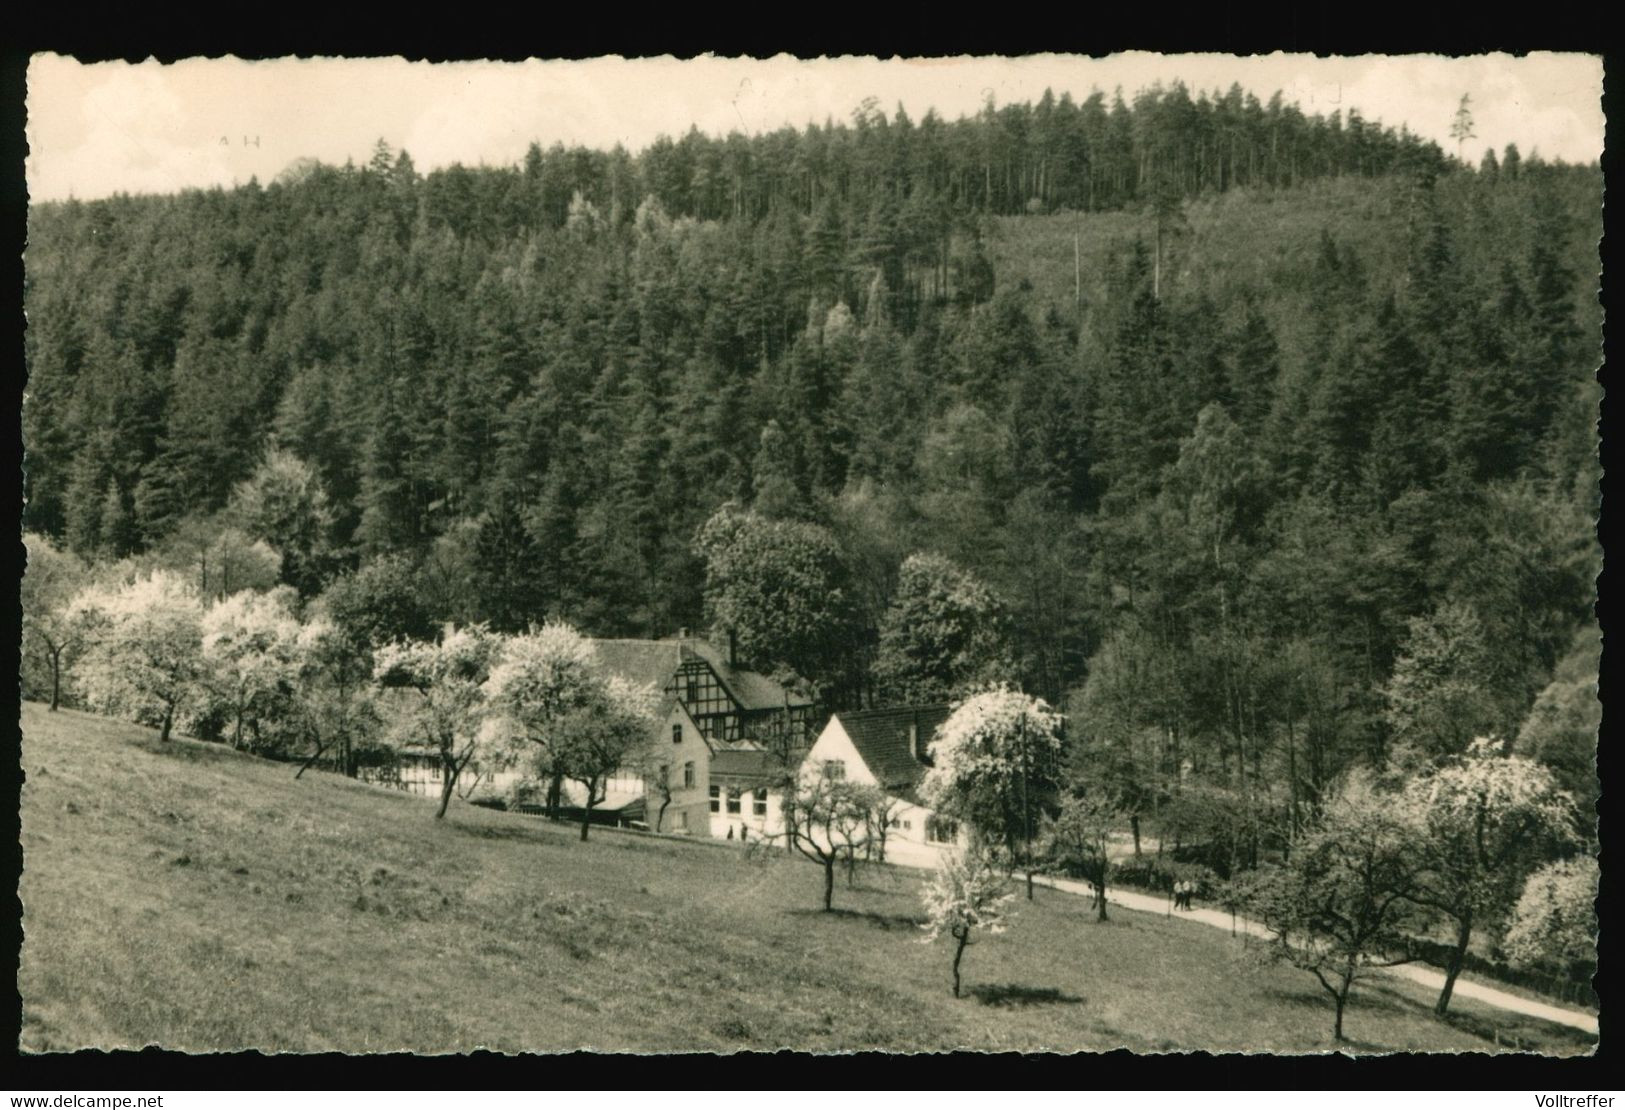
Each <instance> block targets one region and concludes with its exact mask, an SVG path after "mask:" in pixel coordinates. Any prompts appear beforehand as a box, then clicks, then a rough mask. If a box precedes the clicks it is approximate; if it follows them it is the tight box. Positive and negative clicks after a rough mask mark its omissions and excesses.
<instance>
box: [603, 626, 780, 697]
mask: <svg viewBox="0 0 1625 1110" xmlns="http://www.w3.org/2000/svg"><path fill="white" fill-rule="evenodd" d="M592 644H593V647H594V648H596V649H597V651H598V661H599V663H600V665H602V666H603V667H604V668H605V669H606V670H608V671H610V672H611V673H613V674H618V675H620V676H622V677H623V678H626V679H628V680H629V681H632V682H635V683H638V684H639V685H652V686H654V687H655V688H656V689H658V690H664V689H665V688H666V686H667V685H668V684H669V683H670V682H671V680H672V676H673V675H675V674H676V673H677V669H678V667H680V666H681V665H682V662H683V650H684V649H685V648H686V649H687V650H689V651H691V652H693V653H694V654H695V655H698V656H699V657H700V658H702V659H704V660H705V661H706V662H707V663H709V664H711V669H712V670H714V671H716V673H717V677H718V678H720V679H721V680H722V684H723V685H724V686H725V687H727V689H728V692H729V693H730V694H732V695H733V697H734V699H735V700H736V701H738V702H739V705H740V707H741V708H742V709H783V708H784V707H785V706H786V705H809V704H811V701H810V699H808V698H805V697H802V696H801V695H799V694H793V693H791V692H790V691H788V690H786V689H785V688H784V687H783V686H782V685H780V684H779V683H777V682H775V681H774V680H773V679H771V678H769V677H768V676H767V675H765V674H761V673H759V672H757V671H753V670H749V669H747V668H745V667H731V666H729V665H728V656H727V653H726V652H724V651H719V650H717V649H716V648H715V647H713V646H712V645H711V644H710V643H709V642H708V641H706V640H702V639H700V638H698V637H696V636H688V637H683V638H681V639H679V638H676V637H674V638H672V639H669V640H594V641H592Z"/></svg>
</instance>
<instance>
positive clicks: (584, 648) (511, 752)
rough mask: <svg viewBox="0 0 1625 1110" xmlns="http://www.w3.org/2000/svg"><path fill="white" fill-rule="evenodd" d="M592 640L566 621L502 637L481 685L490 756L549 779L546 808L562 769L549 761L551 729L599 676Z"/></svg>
mask: <svg viewBox="0 0 1625 1110" xmlns="http://www.w3.org/2000/svg"><path fill="white" fill-rule="evenodd" d="M595 657H596V652H595V651H594V649H593V646H592V642H591V641H590V640H588V639H587V638H586V637H584V636H582V635H581V634H580V633H579V632H577V631H576V630H575V629H574V628H571V627H570V626H569V625H567V624H562V623H556V622H551V623H548V624H546V625H543V626H542V627H541V628H540V629H532V630H531V631H529V632H526V633H524V634H522V635H518V636H510V637H507V638H506V639H505V640H504V641H503V645H502V652H501V655H500V657H499V658H498V660H497V662H496V663H495V664H494V665H493V666H492V668H491V676H490V678H489V679H487V680H486V683H485V697H486V701H487V703H488V704H489V706H490V709H491V713H492V725H493V727H492V729H491V730H490V733H489V735H490V737H491V740H492V744H491V750H492V753H493V755H494V756H495V757H496V758H497V759H498V760H499V761H500V762H503V763H506V764H519V765H522V766H524V767H525V768H526V769H527V770H529V771H530V772H531V774H532V775H534V776H535V777H536V778H538V779H549V780H551V782H552V787H551V789H550V790H549V806H550V807H556V805H557V802H558V798H557V795H558V785H559V782H560V781H561V780H562V778H563V772H562V771H561V770H560V769H559V768H558V767H557V766H556V765H555V760H554V744H553V742H554V740H555V739H556V737H555V735H554V727H555V725H556V724H557V722H558V721H559V720H560V718H562V717H563V716H564V715H565V714H567V713H570V712H573V711H574V710H576V709H578V708H580V707H582V706H584V705H586V704H587V703H588V702H589V701H590V700H591V693H592V691H593V689H594V688H595V687H596V686H597V685H599V684H600V683H601V681H602V679H601V678H600V677H599V675H598V673H597V671H596V670H595Z"/></svg>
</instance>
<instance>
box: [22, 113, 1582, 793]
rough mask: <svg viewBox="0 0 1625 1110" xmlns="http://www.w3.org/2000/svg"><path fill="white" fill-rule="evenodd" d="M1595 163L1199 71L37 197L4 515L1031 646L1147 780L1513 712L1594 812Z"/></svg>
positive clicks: (582, 610) (1021, 652) (960, 649)
mask: <svg viewBox="0 0 1625 1110" xmlns="http://www.w3.org/2000/svg"><path fill="white" fill-rule="evenodd" d="M1601 186H1602V182H1601V174H1600V171H1599V170H1598V169H1597V168H1596V167H1594V166H1593V167H1573V166H1562V165H1550V164H1543V163H1541V162H1539V160H1537V159H1533V158H1528V159H1520V158H1519V157H1518V152H1517V151H1516V150H1515V149H1514V148H1511V147H1509V148H1507V150H1506V151H1504V152H1502V154H1501V155H1500V156H1497V155H1496V154H1495V153H1494V152H1488V153H1486V154H1485V156H1484V158H1483V160H1482V162H1480V163H1479V164H1478V165H1477V167H1476V168H1471V167H1468V166H1464V165H1461V164H1460V163H1458V162H1456V161H1454V160H1452V159H1449V158H1446V157H1445V156H1444V155H1443V154H1442V153H1441V152H1440V151H1439V150H1438V149H1437V147H1435V146H1433V145H1432V144H1427V143H1422V142H1419V141H1418V140H1416V139H1415V138H1413V137H1411V136H1409V135H1408V134H1405V133H1395V132H1393V131H1389V130H1379V129H1377V128H1374V127H1371V126H1368V125H1366V124H1364V123H1363V122H1362V121H1360V120H1359V118H1358V116H1357V115H1355V114H1354V113H1350V115H1349V117H1348V118H1347V119H1346V120H1345V119H1340V118H1339V117H1337V116H1335V115H1334V116H1332V117H1330V118H1320V117H1305V116H1304V115H1302V114H1301V113H1299V112H1298V111H1297V110H1296V109H1295V108H1292V107H1291V106H1287V105H1283V104H1282V102H1281V99H1280V97H1279V96H1277V97H1276V98H1274V99H1272V100H1271V101H1269V103H1268V104H1267V105H1265V104H1261V103H1260V102H1259V101H1258V100H1257V99H1256V98H1254V97H1252V96H1249V95H1247V94H1244V93H1243V92H1242V91H1241V90H1240V89H1239V88H1238V89H1232V90H1231V91H1230V92H1229V93H1226V94H1223V95H1218V96H1210V95H1200V96H1195V97H1193V96H1192V95H1191V94H1190V93H1189V92H1187V90H1185V89H1183V88H1181V87H1177V86H1176V87H1175V88H1174V89H1172V90H1164V89H1155V90H1151V91H1149V92H1145V93H1142V94H1140V95H1138V96H1136V97H1135V98H1134V100H1133V101H1132V103H1125V102H1124V101H1123V100H1122V99H1121V98H1118V99H1116V100H1115V101H1112V102H1108V100H1107V98H1105V97H1102V96H1098V95H1097V96H1095V97H1091V98H1090V99H1088V100H1086V101H1084V102H1083V103H1081V104H1075V103H1073V102H1072V101H1070V100H1069V99H1067V98H1064V97H1063V98H1061V99H1059V100H1055V99H1053V98H1050V97H1047V96H1046V97H1045V98H1044V99H1043V100H1041V101H1040V102H1038V103H1037V104H1031V105H1027V104H1022V105H1011V106H1007V107H1004V108H1000V109H993V108H991V107H990V108H989V109H988V110H987V111H985V112H984V113H982V114H981V115H979V116H977V117H976V118H974V119H968V120H961V121H957V122H951V123H950V122H945V121H942V120H940V119H937V118H936V117H934V116H927V117H925V118H923V119H922V120H920V121H919V122H918V123H915V122H912V121H910V120H908V119H907V118H906V117H905V116H903V114H902V113H901V112H899V113H897V115H896V116H895V117H890V118H889V117H887V116H886V115H884V114H883V113H881V112H879V111H878V110H876V109H875V107H874V105H873V104H866V105H865V106H864V107H863V108H862V109H860V110H859V111H858V112H856V113H854V115H853V118H852V120H851V121H850V122H849V123H844V124H840V125H827V126H824V127H820V128H809V129H808V130H806V131H804V132H795V131H791V130H783V131H779V132H775V133H772V134H768V135H763V136H759V137H754V138H747V137H744V136H741V135H731V136H728V137H727V138H726V139H714V138H707V137H705V136H702V135H700V134H699V133H698V132H691V133H690V134H688V135H687V136H684V137H682V138H681V139H679V140H675V141H662V142H660V143H657V144H655V145H654V146H653V147H652V148H650V149H649V150H647V151H645V152H643V153H641V154H639V155H637V156H632V155H629V154H627V153H625V152H624V151H620V150H616V151H612V152H603V151H593V150H585V149H572V150H566V149H563V148H558V147H555V148H553V149H551V150H543V149H541V148H539V147H533V148H532V149H531V151H530V153H529V155H528V157H527V158H526V159H525V161H524V163H523V165H522V166H519V167H495V168H481V169H468V168H463V167H453V168H451V169H447V170H441V171H436V172H433V173H430V174H428V175H425V176H420V175H419V174H418V173H417V172H416V171H415V169H414V167H413V165H412V162H411V159H410V157H409V155H408V154H407V153H406V152H395V151H391V150H389V149H388V148H387V147H385V146H384V145H383V144H382V143H380V145H379V148H378V149H377V151H376V152H375V153H374V155H373V157H372V159H371V160H370V161H369V162H368V163H367V164H366V165H364V166H346V167H343V168H335V167H329V166H324V165H317V164H313V163H312V164H301V165H298V166H295V167H292V168H290V170H289V171H288V172H287V173H285V174H284V175H283V176H282V177H281V178H280V179H279V180H277V181H276V182H273V183H272V184H270V185H266V186H260V185H258V184H250V185H248V186H246V187H243V188H239V189H235V190H232V191H229V192H222V191H219V190H215V191H209V192H199V191H193V192H187V193H183V194H180V195H176V196H160V197H127V196H120V197H116V198H114V199H111V200H105V201H96V202H89V203H81V202H71V201H70V202H67V203H60V204H42V205H37V206H35V207H34V208H33V210H32V212H31V222H30V243H29V248H28V254H27V259H26V262H27V281H28V289H27V301H26V305H27V310H28V318H29V330H28V333H27V357H28V368H29V374H30V377H29V382H28V385H27V399H26V403H25V408H24V414H23V417H24V434H25V437H26V449H27V451H28V458H27V466H28V474H27V492H28V506H27V515H26V520H25V524H26V526H27V527H28V528H30V529H32V530H35V531H37V532H41V533H45V534H47V535H50V536H52V537H54V538H56V539H58V540H59V541H60V542H61V543H62V544H63V545H64V546H66V547H69V548H71V549H72V550H73V551H75V552H78V553H79V554H80V555H82V556H85V557H86V558H89V559H93V560H99V561H111V560H118V559H124V558H133V559H136V560H144V561H148V562H159V563H164V562H167V563H169V564H170V565H176V566H193V565H194V564H196V563H197V562H198V553H199V552H208V551H211V550H216V548H211V546H210V545H211V544H216V543H217V542H223V541H220V537H222V536H226V535H231V536H237V537H240V539H241V541H242V543H241V544H240V545H239V546H240V548H241V552H242V554H241V559H242V561H243V562H244V564H245V565H249V564H252V563H253V559H252V557H251V555H250V554H249V552H250V551H251V549H252V545H253V543H254V541H256V540H263V541H265V543H267V544H269V546H270V548H272V549H274V552H273V554H274V555H275V556H276V557H277V560H278V561H277V562H275V563H274V564H273V565H274V568H275V569H274V570H273V571H272V574H273V575H279V576H280V577H281V578H282V579H283V580H284V581H286V582H288V583H289V584H291V585H293V586H295V587H297V588H298V590H299V591H300V592H301V594H303V595H304V596H306V597H308V598H314V597H317V596H319V595H322V594H323V593H324V592H326V591H330V590H331V589H332V588H333V585H334V583H339V582H342V583H346V584H348V585H350V586H353V585H354V583H356V582H357V581H364V582H369V583H372V584H373V585H374V586H376V585H377V584H378V583H379V582H380V581H384V580H389V579H390V577H391V576H392V575H393V576H395V577H396V578H402V579H404V580H407V581H409V582H410V588H409V590H408V591H407V592H409V593H410V594H411V596H412V598H413V599H415V601H416V602H417V603H418V604H419V606H420V607H421V611H420V612H417V613H416V615H415V617H414V620H416V621H417V623H418V624H419V625H422V624H425V623H426V622H432V621H444V620H455V621H458V622H470V621H479V620H484V621H489V622H491V623H492V624H493V625H494V626H495V627H497V628H499V629H503V630H516V629H520V628H523V627H524V626H526V625H527V624H528V623H530V622H534V621H540V620H542V619H543V618H544V617H559V618H565V619H569V620H571V621H572V622H574V623H576V624H577V625H579V626H580V627H582V628H583V629H584V630H586V631H588V632H590V633H592V634H595V635H602V636H617V635H619V636H626V635H644V636H651V635H665V634H669V633H671V632H673V631H675V630H676V629H677V628H678V627H680V626H691V627H702V626H705V625H706V624H708V623H711V622H717V623H725V624H726V625H728V626H729V627H732V628H734V629H735V630H736V631H737V632H738V634H739V640H740V644H741V647H742V648H743V649H744V650H745V652H746V653H747V654H748V655H750V656H751V657H752V658H753V661H754V662H756V663H757V664H758V665H759V666H761V667H763V668H764V669H775V668H777V669H790V670H794V671H796V672H798V673H799V674H800V675H801V676H802V677H803V678H805V679H807V680H809V681H810V682H812V683H814V684H815V685H817V686H818V687H819V688H820V690H821V691H822V693H823V695H824V697H825V700H826V702H827V703H829V704H836V705H838V704H841V703H847V704H851V703H855V702H860V701H877V700H878V701H886V700H888V699H896V698H899V697H904V696H908V697H912V698H918V697H927V696H942V695H944V694H947V693H951V692H954V691H955V690H957V689H961V688H963V687H964V686H965V685H966V684H968V683H970V682H972V681H979V680H982V679H985V678H989V677H1005V678H1011V679H1014V680H1016V681H1018V682H1020V683H1021V684H1022V685H1023V686H1024V687H1025V688H1027V689H1028V690H1030V691H1032V692H1034V693H1037V694H1040V695H1042V696H1044V697H1047V698H1049V699H1051V700H1053V701H1056V702H1058V703H1065V704H1066V705H1067V707H1068V708H1070V709H1071V710H1072V711H1073V712H1072V725H1071V727H1072V728H1073V729H1074V730H1079V734H1080V735H1087V736H1089V737H1090V738H1091V739H1092V741H1093V742H1092V743H1091V744H1089V745H1086V746H1080V747H1079V748H1078V749H1077V750H1079V751H1080V752H1083V751H1086V752H1087V753H1088V754H1087V758H1088V759H1089V760H1091V761H1093V764H1094V766H1095V767H1096V769H1097V771H1099V772H1100V773H1109V774H1111V775H1115V776H1118V777H1120V778H1121V779H1122V780H1123V781H1124V782H1125V783H1127V784H1130V785H1131V786H1133V787H1134V788H1135V789H1141V790H1143V791H1145V793H1146V796H1147V797H1152V796H1154V795H1155V794H1156V792H1157V790H1158V789H1159V787H1157V785H1156V784H1157V783H1158V782H1160V781H1162V776H1170V775H1180V774H1181V773H1182V770H1181V769H1182V768H1183V769H1184V771H1183V773H1185V774H1190V773H1194V774H1195V775H1197V776H1198V778H1200V779H1202V780H1204V781H1208V782H1211V783H1213V784H1216V785H1222V786H1223V787H1224V788H1225V789H1226V790H1232V791H1238V792H1239V793H1240V796H1243V797H1245V798H1247V799H1249V800H1253V799H1256V798H1257V797H1263V798H1266V799H1268V800H1269V802H1270V803H1271V804H1272V805H1274V806H1278V807H1280V808H1282V809H1284V810H1286V811H1289V812H1290V813H1292V814H1296V813H1297V812H1298V810H1299V808H1300V807H1301V806H1312V805H1313V804H1314V802H1315V799H1316V798H1318V796H1319V792H1320V790H1321V789H1322V788H1323V787H1324V786H1325V785H1326V784H1327V783H1328V782H1329V781H1330V780H1331V778H1332V777H1333V776H1335V775H1336V774H1337V773H1338V772H1339V771H1341V770H1343V769H1344V768H1346V767H1348V766H1349V765H1351V764H1352V763H1355V762H1362V761H1367V760H1370V761H1374V762H1377V763H1379V764H1380V763H1382V762H1383V761H1385V760H1386V759H1389V758H1390V757H1393V756H1395V755H1396V753H1401V754H1404V753H1408V754H1409V755H1412V756H1417V757H1434V756H1437V755H1440V754H1446V753H1448V752H1452V751H1460V750H1462V748H1464V747H1465V745H1466V742H1467V741H1468V740H1470V739H1471V738H1472V737H1473V736H1474V735H1478V734H1483V733H1487V732H1494V733H1497V734H1499V735H1502V736H1505V737H1509V738H1510V737H1518V736H1519V735H1520V730H1521V732H1522V739H1520V740H1519V743H1520V744H1522V745H1524V746H1525V748H1526V749H1527V750H1529V751H1530V752H1532V753H1535V754H1539V755H1540V756H1541V758H1543V759H1546V760H1547V761H1548V762H1549V763H1551V764H1552V765H1553V766H1554V767H1556V768H1558V769H1560V770H1562V771H1563V773H1564V774H1565V776H1566V784H1567V785H1569V786H1570V787H1571V788H1573V789H1576V790H1578V791H1580V792H1581V793H1582V794H1583V795H1585V796H1592V797H1594V795H1595V789H1596V788H1595V781H1594V776H1593V775H1592V772H1591V766H1590V762H1589V759H1590V754H1589V753H1590V750H1591V744H1592V743H1593V741H1594V729H1595V723H1594V717H1595V715H1596V713H1597V706H1596V702H1595V699H1594V697H1592V696H1590V693H1589V691H1590V689H1591V688H1590V686H1589V685H1588V683H1590V682H1592V681H1594V679H1595V666H1594V661H1593V657H1594V655H1595V652H1596V635H1595V629H1594V627H1593V625H1592V624H1591V617H1590V610H1591V604H1592V599H1593V594H1594V587H1593V576H1594V574H1595V573H1596V571H1597V569H1598V566H1599V558H1598V553H1597V547H1596V543H1595V540H1594V534H1593V516H1594V513H1595V511H1596V505H1597V485H1596V483H1597V478H1598V464H1597V460H1596V455H1595V448H1596V430H1595V424H1594V421H1595V419H1596V405H1597V398H1598V393H1599V390H1598V387H1597V386H1596V384H1595V380H1594V376H1593V373H1594V370H1595V368H1596V366H1597V364H1598V361H1599V334H1600V333H1599V320H1600V315H1599V310H1598V306H1597V303H1596V299H1595V296H1594V291H1595V285H1596V272H1597V268H1598V264H1597V253H1596V242H1597V237H1598V235H1599V233H1600V207H1601ZM730 503H732V504H731V507H729V508H728V509H727V511H724V512H719V510H721V509H722V508H723V507H724V506H729V505H730ZM220 550H224V549H223V548H222V549H220ZM916 554H920V555H929V556H935V558H921V559H914V560H912V561H908V560H909V559H910V556H913V555H916ZM222 559H225V556H223V555H222V556H220V557H219V558H217V559H216V561H215V563H214V564H212V565H214V566H215V568H216V569H215V570H214V571H213V572H212V573H216V574H218V573H220V571H219V566H220V562H221V560H222ZM228 561H229V560H228ZM203 563H204V564H205V565H204V566H203V567H202V570H201V573H200V580H201V581H203V582H204V583H205V585H206V587H208V584H209V583H210V582H211V580H210V579H209V574H210V573H211V571H210V570H209V565H211V564H209V556H207V555H204V556H203ZM244 573H245V574H246V573H248V572H246V571H245V572H244ZM751 575H756V576H757V577H758V579H764V580H765V579H771V580H773V581H774V582H779V583H782V586H775V588H774V590H772V591H768V592H767V593H765V594H764V593H760V592H758V593H757V594H752V595H750V596H752V597H756V598H758V603H756V604H754V605H751V604H745V603H743V602H742V601H741V596H742V595H741V594H740V593H739V591H738V590H736V589H735V587H736V586H737V585H738V583H739V581H741V580H742V579H744V578H748V577H749V576H751ZM208 588H213V587H208ZM220 589H221V592H227V589H228V588H227V587H224V586H222V587H220ZM764 598H765V600H761V599H764ZM400 630H401V631H407V630H409V629H407V628H404V627H403V628H402V629H400ZM1560 664H1562V666H1560ZM1080 758H1081V757H1080ZM1254 808H1255V807H1251V806H1249V807H1248V810H1249V811H1252V810H1253V809H1254Z"/></svg>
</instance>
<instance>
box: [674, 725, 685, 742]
mask: <svg viewBox="0 0 1625 1110" xmlns="http://www.w3.org/2000/svg"><path fill="white" fill-rule="evenodd" d="M671 742H672V743H673V744H681V743H682V742H683V726H682V725H672V726H671Z"/></svg>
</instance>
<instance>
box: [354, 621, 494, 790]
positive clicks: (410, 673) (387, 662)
mask: <svg viewBox="0 0 1625 1110" xmlns="http://www.w3.org/2000/svg"><path fill="white" fill-rule="evenodd" d="M500 645H501V637H500V636H497V635H495V634H493V633H492V632H490V631H489V630H487V629H486V628H485V627H484V626H482V625H470V626H468V627H466V628H459V629H454V630H452V631H450V632H448V633H447V634H446V635H445V636H444V637H443V638H442V639H441V640H440V641H439V642H438V643H426V642H423V641H414V640H402V641H398V642H396V643H393V644H387V645H385V646H383V647H381V648H379V649H378V650H377V651H376V652H374V653H373V679H374V681H376V682H377V683H378V684H379V685H380V686H383V687H385V688H386V689H405V690H410V691H413V692H414V693H415V695H416V697H415V699H414V700H413V702H412V704H410V705H409V706H407V707H404V708H403V709H402V712H401V713H400V715H399V716H398V718H397V720H396V727H397V729H398V730H399V734H400V735H401V737H402V738H403V739H404V740H406V741H407V742H408V743H415V744H418V745H422V746H425V747H427V748H428V750H429V751H431V752H433V753H434V755H435V757H436V758H437V759H438V760H439V762H440V775H441V786H440V809H439V811H438V812H436V813H435V819H436V820H439V819H440V818H443V817H445V816H446V808H447V807H448V806H450V805H451V795H452V791H453V790H455V789H456V788H457V779H458V776H459V775H461V774H462V772H463V769H464V768H465V767H467V766H468V763H469V761H470V760H471V759H473V758H474V753H475V751H476V749H477V748H478V746H479V737H480V729H481V725H482V724H483V722H484V720H485V712H486V699H485V692H484V689H483V687H484V684H485V682H486V680H487V679H488V678H489V677H490V673H491V664H492V662H493V661H494V660H495V659H496V657H497V655H498V652H499V650H500Z"/></svg>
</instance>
